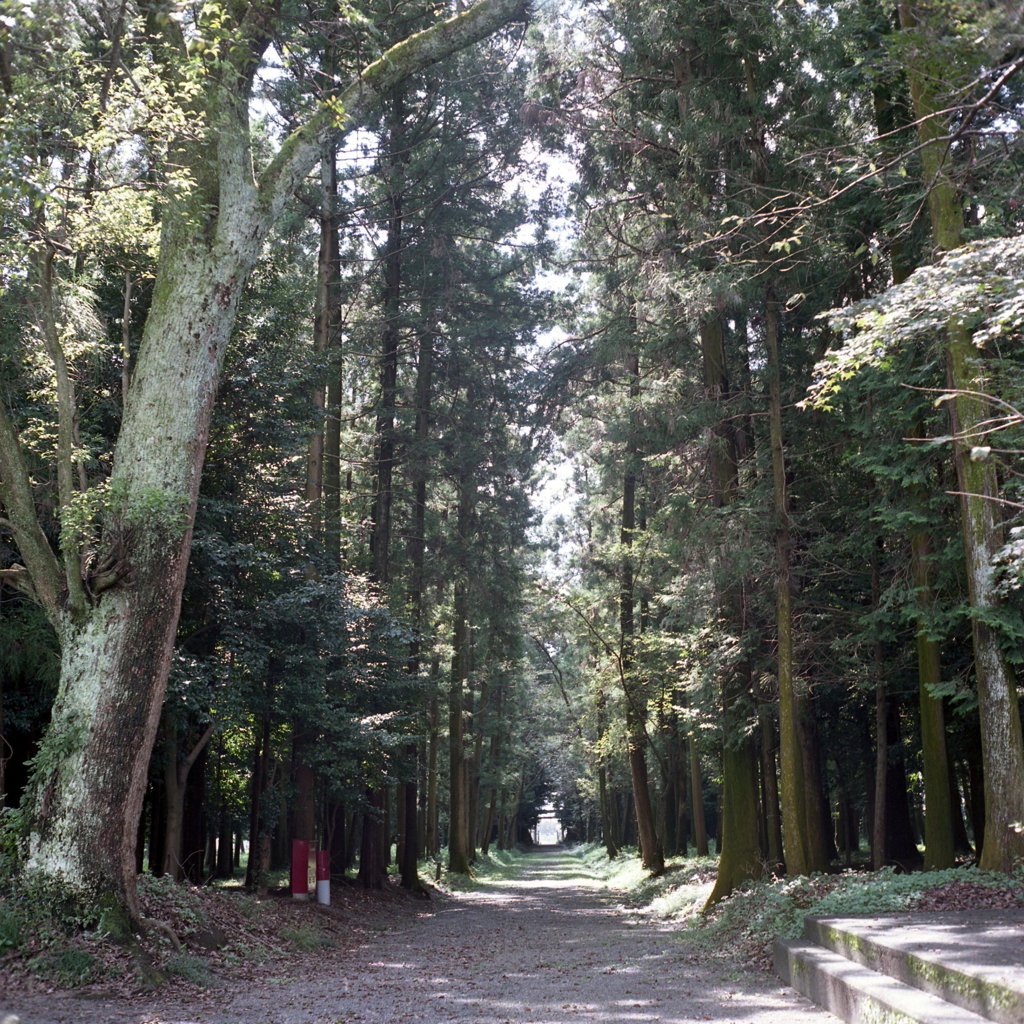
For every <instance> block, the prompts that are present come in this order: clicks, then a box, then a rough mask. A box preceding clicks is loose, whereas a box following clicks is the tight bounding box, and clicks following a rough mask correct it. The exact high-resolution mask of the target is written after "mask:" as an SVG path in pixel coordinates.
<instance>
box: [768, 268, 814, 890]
mask: <svg viewBox="0 0 1024 1024" xmlns="http://www.w3.org/2000/svg"><path fill="white" fill-rule="evenodd" d="M765 345H766V348H767V355H768V392H769V410H768V419H769V427H770V431H771V446H772V481H773V490H772V494H773V504H774V513H775V616H776V623H777V630H778V640H777V642H778V653H777V659H778V670H777V672H778V680H779V769H780V771H779V775H780V776H781V785H780V790H781V792H780V797H781V804H782V845H783V852H784V856H785V860H786V871H787V872H788V873H789V874H791V875H806V874H807V873H808V872H809V871H810V870H811V867H810V856H809V852H808V850H807V818H806V801H805V799H804V771H803V755H802V752H801V749H802V748H801V743H800V733H799V729H800V716H799V711H798V707H797V694H796V681H795V679H794V674H793V612H792V608H791V602H790V589H789V587H790V566H789V556H790V539H789V504H788V499H787V497H786V462H785V451H784V447H783V438H782V385H781V382H780V370H779V342H778V322H777V319H776V313H775V298H774V295H773V294H772V290H771V287H770V286H769V288H768V291H767V295H766V297H765Z"/></svg>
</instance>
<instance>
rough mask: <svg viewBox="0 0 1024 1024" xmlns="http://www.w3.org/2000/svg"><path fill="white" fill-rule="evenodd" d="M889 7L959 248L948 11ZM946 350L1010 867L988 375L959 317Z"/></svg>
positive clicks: (941, 213) (986, 857)
mask: <svg viewBox="0 0 1024 1024" xmlns="http://www.w3.org/2000/svg"><path fill="white" fill-rule="evenodd" d="M898 7H899V16H900V26H901V29H902V32H903V34H904V36H905V46H906V53H907V56H906V60H905V69H906V73H907V79H908V81H909V83H910V95H911V98H912V99H913V103H914V113H915V115H916V117H917V137H918V146H919V149H920V154H921V168H922V171H923V173H924V184H925V187H926V188H927V190H928V213H929V218H930V221H931V229H932V241H933V243H934V245H935V248H936V250H937V251H938V252H940V253H942V252H949V251H951V250H953V249H958V248H959V247H960V246H961V245H963V242H964V238H963V229H964V217H963V207H962V205H961V198H960V195H959V192H958V190H957V187H956V184H955V183H954V181H953V180H952V179H951V177H950V175H949V157H948V150H949V143H948V141H947V139H946V125H945V116H944V115H943V113H942V111H941V108H942V105H943V104H942V101H941V98H940V95H939V83H940V82H941V81H942V78H941V67H940V65H941V58H940V56H939V55H938V50H939V42H940V39H941V36H942V33H943V31H944V28H945V25H944V19H945V17H946V16H947V12H946V10H945V5H943V4H939V3H936V2H934V0H927V2H926V0H922V2H914V0H899V5H898ZM968 312H969V311H968ZM945 355H946V378H947V385H948V387H949V389H950V391H951V392H953V393H954V394H955V395H956V397H955V398H954V399H953V400H952V401H951V402H950V403H949V410H950V419H951V426H952V431H951V433H952V435H953V438H954V440H953V454H954V462H955V464H956V473H957V482H958V485H959V491H960V516H961V523H962V528H963V539H964V556H965V561H966V566H967V592H968V599H969V602H970V607H971V623H972V638H973V646H974V664H975V674H976V678H977V686H978V713H979V715H980V718H981V743H982V759H983V762H984V768H985V772H984V776H985V836H984V843H983V845H982V853H981V859H980V862H979V866H980V867H982V868H984V869H986V870H991V871H1012V870H1013V869H1014V868H1015V867H1016V866H1018V865H1019V864H1020V863H1021V862H1022V861H1024V830H1021V829H1020V822H1022V821H1024V742H1022V737H1021V722H1020V708H1019V705H1018V701H1017V682H1016V679H1015V677H1014V673H1013V669H1012V668H1011V666H1010V664H1009V662H1008V661H1007V658H1006V656H1005V654H1004V652H1003V649H1002V646H1001V643H1000V637H999V634H998V631H997V630H996V629H994V628H993V626H992V625H991V622H992V620H993V619H994V618H996V617H997V616H998V613H999V605H1000V603H1001V598H1000V596H999V593H998V591H997V588H996V578H995V574H994V572H993V569H992V564H993V559H994V557H995V555H996V553H997V552H998V551H999V549H1000V548H1001V547H1002V545H1003V536H1002V529H1001V523H1000V514H999V513H1000V506H999V504H998V499H999V481H998V476H997V473H996V469H995V467H994V466H993V464H992V462H991V460H990V459H988V458H976V457H974V455H973V454H972V447H973V446H974V445H976V444H977V443H978V439H979V438H981V437H982V435H983V433H984V430H985V426H986V423H987V421H988V407H987V404H986V402H985V401H984V399H983V397H982V396H984V395H985V394H987V393H988V392H989V390H990V381H989V375H988V372H987V368H986V366H985V359H984V355H983V353H982V352H980V351H979V350H978V348H977V347H976V346H975V344H974V342H973V339H972V337H971V332H970V330H969V329H968V327H967V324H966V323H965V321H964V320H963V319H961V318H960V317H953V318H951V319H950V321H949V322H948V323H947V324H946V337H945Z"/></svg>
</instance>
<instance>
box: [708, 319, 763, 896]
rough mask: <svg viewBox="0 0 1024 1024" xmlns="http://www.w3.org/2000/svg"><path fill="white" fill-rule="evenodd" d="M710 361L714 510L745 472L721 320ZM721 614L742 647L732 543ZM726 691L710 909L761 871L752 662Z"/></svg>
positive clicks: (722, 565)
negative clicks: (718, 839)
mask: <svg viewBox="0 0 1024 1024" xmlns="http://www.w3.org/2000/svg"><path fill="white" fill-rule="evenodd" d="M700 347H701V355H702V358H703V364H704V387H705V391H706V394H707V397H708V400H709V401H711V402H713V403H714V404H715V406H716V407H717V409H718V412H719V414H720V415H719V419H718V422H717V423H716V424H715V426H714V427H713V428H712V431H711V453H710V454H711V475H712V500H713V503H714V506H715V508H716V509H726V508H728V507H729V506H730V505H731V504H732V503H733V501H734V500H735V498H736V492H737V487H738V484H739V469H738V463H737V458H736V438H735V433H734V431H733V429H732V424H731V420H730V417H729V415H728V409H727V404H726V403H728V401H729V397H730V396H729V378H728V373H727V368H726V362H725V340H724V335H723V330H722V319H721V317H720V316H719V317H715V318H714V319H712V320H708V321H705V322H704V323H702V324H701V327H700ZM715 562H716V565H715V570H716V571H715V575H716V577H717V583H716V589H717V591H718V593H717V602H718V606H719V611H720V614H721V616H722V617H723V619H725V621H726V623H727V628H728V629H730V630H732V631H733V632H734V633H735V634H736V636H737V638H738V639H739V641H740V644H741V646H742V642H743V637H742V634H743V630H744V621H743V620H744V613H743V593H742V585H741V583H740V581H739V580H737V579H733V578H732V577H731V572H732V567H731V558H730V555H729V550H728V542H725V543H723V544H721V545H720V549H719V552H718V554H717V556H716V558H715ZM720 685H721V693H722V712H723V714H722V733H723V739H722V819H721V821H722V844H721V846H720V847H719V850H718V854H719V858H718V874H717V876H716V878H715V886H714V888H713V889H712V891H711V894H710V895H709V896H708V900H707V903H706V904H705V907H711V906H713V905H714V904H715V903H718V902H719V901H720V900H723V899H725V897H726V896H728V895H729V894H730V893H731V892H732V891H733V889H735V888H736V886H737V885H739V884H740V883H741V882H744V881H746V880H747V879H749V878H759V877H760V876H761V874H762V873H763V870H764V869H763V865H762V859H761V849H760V843H759V842H758V834H757V828H756V827H751V826H752V824H753V823H755V822H756V821H757V820H758V817H759V815H760V807H759V804H758V794H757V760H756V751H755V748H754V738H753V734H752V733H751V732H750V731H749V730H748V729H747V728H746V721H745V718H746V714H747V712H748V711H749V705H750V701H749V697H750V688H751V678H750V661H749V659H748V658H747V657H745V656H744V657H741V658H740V659H739V660H738V661H737V662H736V664H734V665H731V666H729V667H728V668H727V669H726V670H725V672H724V673H723V676H722V679H721V681H720Z"/></svg>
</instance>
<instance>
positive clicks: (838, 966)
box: [773, 939, 985, 1024]
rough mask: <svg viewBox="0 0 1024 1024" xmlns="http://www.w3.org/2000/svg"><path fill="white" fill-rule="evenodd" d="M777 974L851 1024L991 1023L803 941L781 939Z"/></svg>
mask: <svg viewBox="0 0 1024 1024" xmlns="http://www.w3.org/2000/svg"><path fill="white" fill-rule="evenodd" d="M773 960H774V964H775V971H776V973H777V974H778V975H779V977H781V978H782V979H783V980H784V981H785V982H786V983H787V984H789V985H791V986H792V987H793V988H795V989H796V990H797V991H798V992H800V993H802V994H803V995H805V996H807V997H808V998H809V999H811V1000H813V1001H814V1002H816V1003H817V1004H818V1005H819V1006H822V1007H824V1008H825V1009H826V1010H828V1011H829V1012H830V1013H833V1014H835V1015H836V1016H837V1017H839V1018H841V1019H842V1020H844V1021H847V1022H848V1024H870V1022H881V1021H884V1024H985V1018H984V1017H980V1016H979V1015H978V1014H976V1013H973V1012H971V1011H970V1010H966V1009H964V1008H963V1007H961V1006H956V1005H955V1004H953V1003H949V1002H946V1001H945V1000H943V999H940V998H939V997H938V996H935V995H932V994H931V993H930V992H925V991H923V990H922V989H918V988H914V987H912V986H910V985H906V984H904V983H903V982H902V981H897V980H896V979H895V978H891V977H889V976H888V975H885V974H879V973H878V972H877V971H873V970H871V969H870V968H868V967H864V966H862V965H861V964H858V963H855V962H854V961H853V960H848V959H847V958H846V957H844V956H841V955H840V954H839V953H834V952H832V950H829V949H824V948H823V947H821V946H818V945H815V944H813V943H811V942H807V941H803V940H800V939H776V940H775V945H774V949H773Z"/></svg>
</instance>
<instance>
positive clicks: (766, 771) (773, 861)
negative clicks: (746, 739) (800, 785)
mask: <svg viewBox="0 0 1024 1024" xmlns="http://www.w3.org/2000/svg"><path fill="white" fill-rule="evenodd" d="M758 721H759V724H760V728H761V787H762V793H761V799H762V800H763V801H764V807H765V828H766V831H767V842H768V863H769V867H770V868H771V870H772V871H782V870H784V869H785V861H784V860H783V857H782V813H781V810H780V808H779V777H778V775H777V774H776V767H775V751H776V742H775V724H774V722H773V721H772V713H771V709H770V708H769V707H768V706H767V705H766V704H761V706H760V707H759V708H758Z"/></svg>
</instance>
